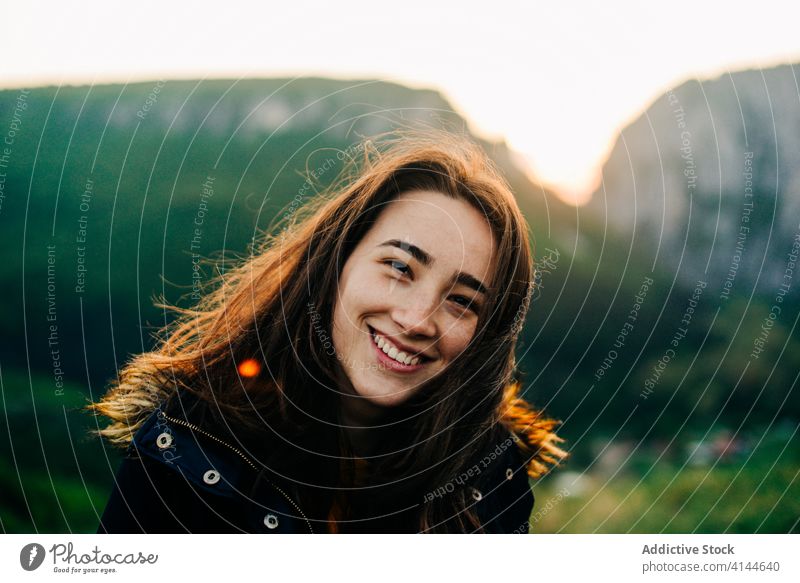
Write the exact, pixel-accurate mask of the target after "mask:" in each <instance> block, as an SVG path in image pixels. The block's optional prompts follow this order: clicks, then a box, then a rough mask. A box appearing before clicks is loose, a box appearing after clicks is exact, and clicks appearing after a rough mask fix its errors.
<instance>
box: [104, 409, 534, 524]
mask: <svg viewBox="0 0 800 583" xmlns="http://www.w3.org/2000/svg"><path fill="white" fill-rule="evenodd" d="M509 444H511V446H510V447H509ZM484 460H485V461H484V466H485V467H484V468H483V469H482V471H481V472H480V476H479V479H478V480H476V481H475V482H474V484H475V486H474V487H473V488H472V489H471V490H470V492H471V494H472V498H473V500H475V503H474V504H475V506H474V510H475V511H476V513H477V514H478V516H479V517H480V519H481V521H482V523H483V524H484V529H485V530H486V531H487V532H493V533H527V532H528V522H527V521H528V518H529V516H530V514H531V511H532V508H533V502H534V498H533V492H532V491H531V488H530V483H529V479H528V476H527V473H526V469H525V464H524V462H523V460H522V457H521V455H520V452H519V450H518V448H517V447H516V446H515V445H514V444H513V442H512V441H511V440H510V434H509V439H506V440H504V441H503V442H502V443H500V444H498V447H496V448H495V450H494V453H493V454H491V455H489V456H487V457H486V458H484ZM464 477H466V476H464ZM457 481H458V480H457ZM461 483H463V482H461ZM455 487H457V486H456V484H455V483H453V484H450V485H447V484H446V485H443V486H440V487H439V488H438V489H437V490H435V491H433V492H431V493H430V495H429V496H431V497H435V496H440V495H447V494H448V493H449V492H452V491H453V489H454V488H455ZM297 500H298V496H297V494H296V491H295V490H294V488H293V487H292V485H291V484H289V483H285V482H282V481H280V480H279V479H277V478H276V477H274V476H272V475H271V474H270V475H269V477H268V475H267V472H266V471H265V470H264V469H260V468H259V465H258V464H257V463H255V462H254V461H253V460H252V459H250V458H249V457H248V456H247V455H245V454H244V453H243V452H242V451H241V450H240V449H237V448H236V447H234V446H233V445H231V444H230V443H228V442H226V441H225V440H223V439H221V438H220V437H218V436H217V435H214V434H213V433H210V432H208V431H205V430H203V429H202V428H200V427H198V426H197V425H194V424H192V423H190V422H189V421H187V420H186V418H185V417H180V416H173V414H170V415H166V414H164V413H163V412H162V411H161V410H157V411H155V412H154V413H153V414H152V415H151V416H150V417H149V418H148V419H147V421H146V422H145V423H144V425H143V426H142V427H141V428H140V429H139V430H138V432H137V433H136V434H135V436H134V438H133V440H132V443H131V445H130V447H129V448H128V450H127V451H126V453H125V456H124V458H123V460H122V463H121V465H120V467H119V470H118V472H117V475H116V478H115V484H114V488H113V491H112V493H111V497H110V499H109V501H108V504H107V506H106V508H105V511H104V513H103V516H102V518H101V522H100V525H99V528H98V532H100V533H142V532H144V533H184V532H191V533H237V532H249V533H318V532H326V530H327V528H326V525H325V524H324V523H323V522H319V521H316V522H315V521H312V520H309V519H308V518H307V517H306V516H305V514H304V513H303V509H302V508H301V507H300V505H299V504H298V502H297ZM420 503H423V501H422V500H421V501H420ZM374 531H375V532H381V531H383V532H394V530H393V527H392V526H391V525H390V524H386V525H383V526H381V525H376V526H375V527H374Z"/></svg>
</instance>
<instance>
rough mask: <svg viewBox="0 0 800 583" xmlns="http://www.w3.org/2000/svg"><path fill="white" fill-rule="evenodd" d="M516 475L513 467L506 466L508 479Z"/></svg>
mask: <svg viewBox="0 0 800 583" xmlns="http://www.w3.org/2000/svg"><path fill="white" fill-rule="evenodd" d="M513 477H514V470H512V469H511V468H506V480H510V479H511V478H513Z"/></svg>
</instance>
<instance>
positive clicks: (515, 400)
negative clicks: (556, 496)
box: [499, 381, 569, 478]
mask: <svg viewBox="0 0 800 583" xmlns="http://www.w3.org/2000/svg"><path fill="white" fill-rule="evenodd" d="M521 386H522V385H521V383H520V382H519V381H514V382H512V383H509V384H508V385H507V386H506V388H505V390H504V391H503V400H502V402H501V404H500V410H499V415H500V422H501V423H502V424H503V425H504V426H505V427H506V428H507V429H508V431H510V432H511V436H512V438H513V439H514V441H515V442H516V444H517V447H518V448H519V450H520V453H521V454H522V457H523V459H524V460H526V467H527V471H528V475H529V476H530V477H531V478H539V477H541V476H543V475H544V474H546V473H547V472H548V471H550V470H551V469H552V468H553V467H554V466H556V465H558V463H559V462H560V461H561V460H562V459H564V458H566V457H567V456H568V455H569V454H568V453H567V452H566V451H564V450H563V449H561V448H560V447H558V444H559V443H563V442H564V440H563V439H562V438H561V437H559V436H558V435H556V434H555V432H554V431H553V429H554V428H555V427H556V426H557V425H559V424H560V423H561V422H560V421H556V420H554V419H548V418H546V417H545V416H544V414H543V413H542V412H541V411H537V410H535V409H534V408H533V407H531V405H530V403H528V402H527V401H525V400H524V399H523V398H522V397H521V396H520V394H519V393H520V389H521Z"/></svg>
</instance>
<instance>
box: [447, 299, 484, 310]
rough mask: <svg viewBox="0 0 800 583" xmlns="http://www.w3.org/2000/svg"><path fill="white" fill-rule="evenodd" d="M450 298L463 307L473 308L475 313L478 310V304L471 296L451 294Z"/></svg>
mask: <svg viewBox="0 0 800 583" xmlns="http://www.w3.org/2000/svg"><path fill="white" fill-rule="evenodd" d="M450 299H451V300H452V301H453V302H455V304H456V305H458V306H459V307H461V308H465V309H469V310H472V311H473V312H475V313H477V312H478V305H477V304H476V303H475V302H474V301H472V300H471V299H470V298H467V297H465V296H450Z"/></svg>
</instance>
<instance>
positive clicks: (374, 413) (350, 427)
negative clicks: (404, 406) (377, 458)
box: [339, 395, 388, 457]
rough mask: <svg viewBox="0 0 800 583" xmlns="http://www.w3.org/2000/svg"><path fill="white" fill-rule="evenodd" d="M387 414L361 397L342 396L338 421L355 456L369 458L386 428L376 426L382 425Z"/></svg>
mask: <svg viewBox="0 0 800 583" xmlns="http://www.w3.org/2000/svg"><path fill="white" fill-rule="evenodd" d="M387 413H388V412H387V411H386V409H385V408H384V407H379V406H377V405H374V404H373V403H370V402H369V401H367V400H366V399H364V398H363V397H357V396H351V395H342V398H341V400H340V407H339V421H340V423H341V425H342V427H343V430H344V434H345V436H346V437H347V440H348V442H349V444H350V447H351V448H352V449H353V452H354V453H355V454H356V455H357V456H359V457H366V456H369V455H371V454H372V453H373V452H374V451H375V450H376V449H377V446H378V444H379V443H380V439H381V434H382V433H383V432H384V431H385V429H386V428H385V427H376V426H379V425H381V424H382V423H383V421H384V420H385V419H386V417H387Z"/></svg>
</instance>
